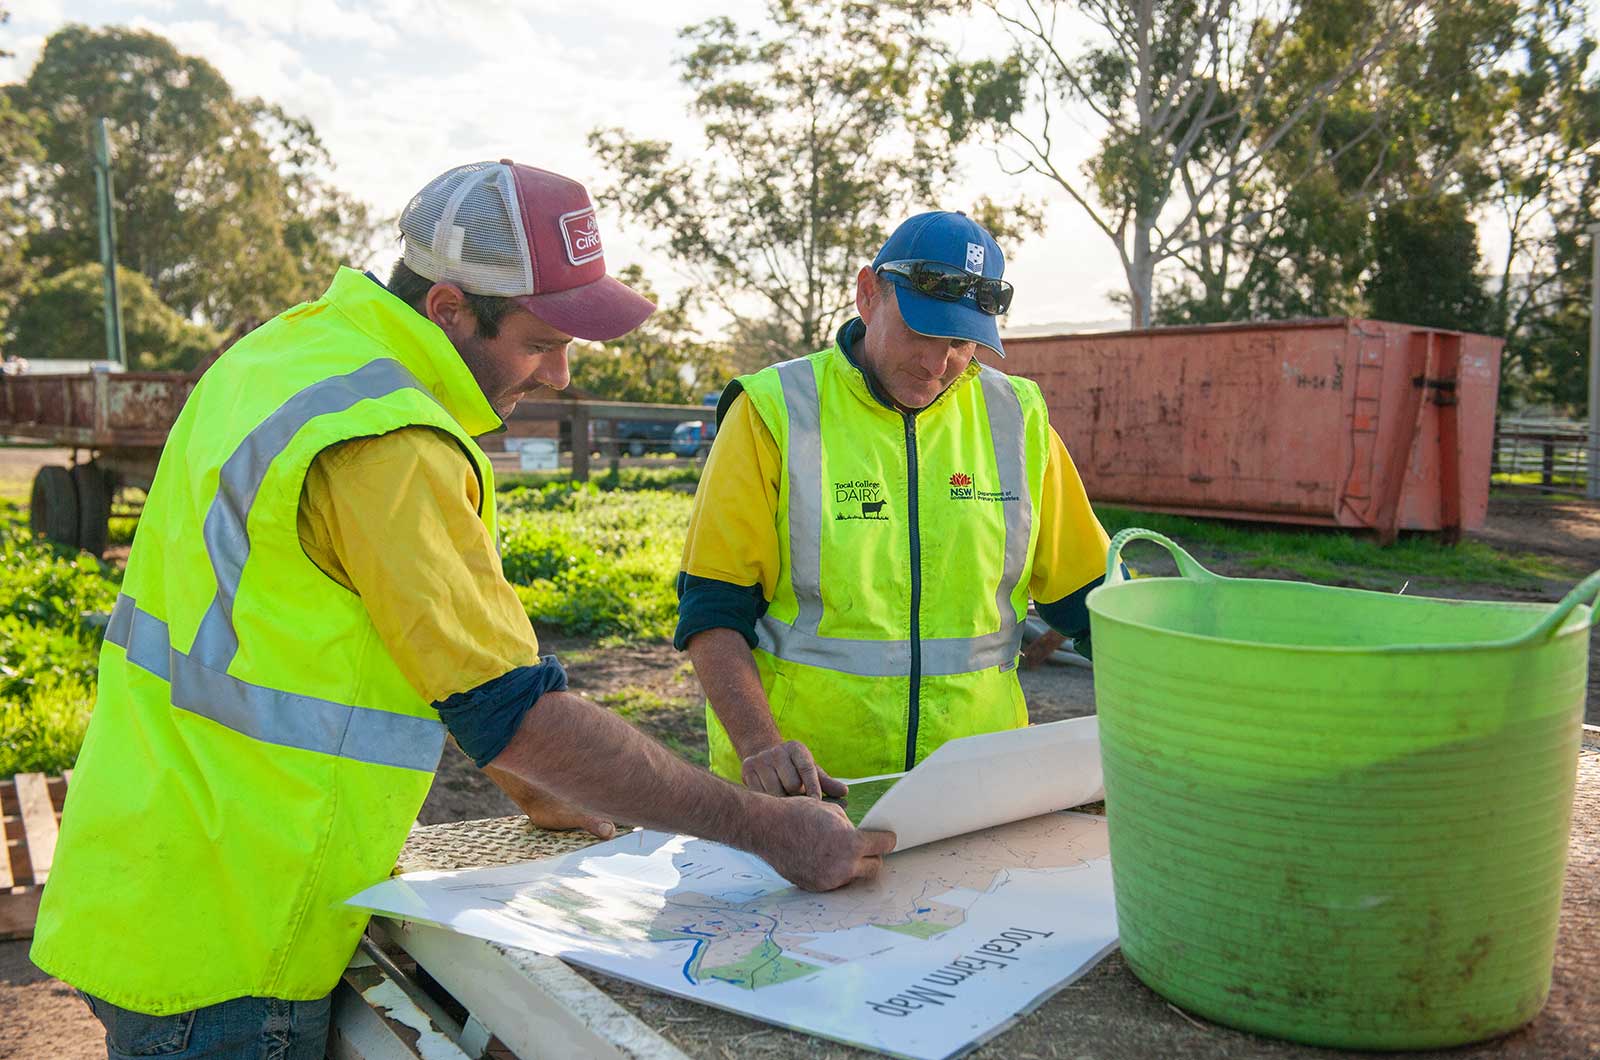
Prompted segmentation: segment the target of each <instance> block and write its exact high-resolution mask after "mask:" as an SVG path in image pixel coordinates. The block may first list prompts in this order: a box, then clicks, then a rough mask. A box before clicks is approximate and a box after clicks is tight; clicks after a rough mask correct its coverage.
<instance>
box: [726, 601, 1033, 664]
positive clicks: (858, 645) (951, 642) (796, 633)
mask: <svg viewBox="0 0 1600 1060" xmlns="http://www.w3.org/2000/svg"><path fill="white" fill-rule="evenodd" d="M756 643H757V645H758V646H759V647H760V648H762V649H763V650H765V651H767V652H770V653H771V654H773V655H776V656H777V657H778V658H780V659H784V660H787V661H790V662H798V663H804V664H805V665H807V666H818V667H821V668H823V669H825V670H834V671H837V672H839V673H846V674H855V675H857V676H860V677H906V676H908V675H909V674H910V673H911V642H910V641H908V640H850V639H847V638H845V637H819V636H818V635H817V634H815V633H808V632H805V631H803V630H799V629H796V628H795V627H794V626H791V625H789V624H788V623H786V622H780V621H778V620H777V619H775V618H773V617H772V616H770V615H763V616H762V617H761V618H760V619H758V620H757V622H756ZM921 643H922V675H923V676H924V677H948V676H950V675H953V674H966V673H973V672H974V671H977V670H987V669H989V668H990V667H993V666H1001V665H1004V664H1005V663H1008V662H1011V661H1012V660H1014V659H1015V658H1016V657H1017V652H1018V651H1020V650H1021V648H1022V628H1021V627H1020V626H1018V625H1017V624H1016V623H1014V622H1013V623H1012V628H1011V629H1002V630H998V631H996V632H994V633H986V634H984V635H983V636H981V637H948V638H930V639H924V640H923V641H922V642H921Z"/></svg>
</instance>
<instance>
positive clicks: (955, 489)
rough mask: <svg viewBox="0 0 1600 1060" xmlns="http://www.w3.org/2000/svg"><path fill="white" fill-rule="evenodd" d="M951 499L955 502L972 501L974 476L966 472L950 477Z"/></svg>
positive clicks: (958, 472) (959, 472)
mask: <svg viewBox="0 0 1600 1060" xmlns="http://www.w3.org/2000/svg"><path fill="white" fill-rule="evenodd" d="M950 499H951V500H953V501H970V500H971V499H972V476H971V475H969V474H967V473H966V472H964V471H957V472H956V473H955V474H954V475H951V476H950Z"/></svg>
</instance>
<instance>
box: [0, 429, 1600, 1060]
mask: <svg viewBox="0 0 1600 1060" xmlns="http://www.w3.org/2000/svg"><path fill="white" fill-rule="evenodd" d="M16 452H17V451H12V450H6V449H0V494H6V495H10V496H19V495H20V496H21V497H22V498H26V496H27V492H26V483H27V481H28V480H29V479H30V478H31V474H30V473H29V472H28V471H27V467H28V465H29V464H30V463H31V464H32V465H33V466H37V463H38V462H39V457H40V456H48V457H53V458H54V459H53V461H52V462H60V461H61V458H62V457H63V456H65V454H64V453H52V452H50V451H40V450H30V451H24V454H23V455H22V456H20V457H18V456H15V455H13V454H15V453H16ZM1474 536H1476V537H1477V538H1478V539H1480V540H1483V541H1485V542H1486V543H1489V544H1493V545H1494V546H1496V547H1497V548H1502V549H1508V550H1522V551H1533V552H1539V553H1541V554H1544V555H1547V556H1549V557H1551V558H1552V559H1554V560H1557V561H1559V562H1561V563H1562V564H1564V565H1565V566H1566V568H1567V569H1569V570H1571V571H1572V572H1573V573H1572V577H1570V578H1566V579H1555V580H1552V581H1551V582H1549V583H1548V584H1547V585H1546V586H1545V587H1544V588H1543V589H1541V590H1539V591H1535V592H1528V591H1524V590H1496V589H1495V588H1494V587H1493V586H1484V585H1451V584H1447V583H1441V584H1428V585H1417V586H1414V587H1413V588H1412V589H1411V590H1410V591H1413V592H1426V593H1428V594H1430V595H1440V596H1461V597H1471V598H1477V599H1516V600H1527V599H1547V600H1555V599H1559V597H1560V596H1561V594H1562V593H1563V592H1565V590H1566V589H1568V588H1570V587H1571V585H1572V584H1573V583H1574V582H1576V581H1577V580H1578V579H1579V578H1580V577H1582V575H1583V574H1586V573H1588V572H1589V571H1593V570H1596V569H1600V506H1592V505H1588V504H1585V503H1583V502H1576V501H1573V502H1550V501H1543V500H1527V501H1522V500H1517V501H1501V500H1498V499H1497V500H1496V501H1495V503H1494V504H1493V505H1492V506H1491V510H1490V516H1489V520H1488V525H1487V526H1486V527H1485V528H1484V530H1483V531H1482V532H1481V533H1480V534H1477V535H1474ZM1204 558H1205V559H1206V562H1207V563H1208V564H1210V565H1213V566H1214V567H1215V569H1217V570H1219V571H1220V572H1222V573H1235V571H1232V570H1230V569H1229V564H1228V563H1227V561H1226V559H1225V558H1222V557H1204ZM1238 573H1252V574H1255V575H1257V576H1260V574H1261V572H1260V571H1250V572H1244V571H1239V572H1238ZM1596 645H1597V646H1593V647H1591V655H1590V675H1591V680H1590V693H1589V703H1588V710H1587V719H1588V721H1589V722H1590V723H1591V724H1597V723H1600V680H1597V678H1600V674H1597V666H1600V638H1597V639H1596ZM545 646H546V649H547V650H552V651H555V652H556V653H557V654H558V655H560V656H561V657H562V659H563V661H564V662H565V663H566V665H567V667H568V670H569V675H570V679H571V685H572V689H573V690H574V691H576V692H579V693H581V694H583V695H585V696H588V697H590V698H592V699H594V700H596V701H597V702H601V703H603V704H605V705H607V706H609V707H611V708H612V709H615V710H617V711H618V712H619V713H621V714H623V715H624V716H626V717H628V719H629V720H630V721H632V722H633V723H634V724H636V725H638V726H639V727H641V728H642V729H644V730H646V731H647V732H650V733H651V734H652V735H654V736H656V737H657V738H659V739H662V740H664V741H665V742H667V743H668V744H669V745H672V746H674V747H675V748H677V749H678V750H679V751H680V752H681V753H685V754H686V755H687V756H688V757H695V755H696V754H700V755H703V750H704V740H705V724H704V719H703V717H702V716H701V711H700V707H699V704H700V699H699V694H698V691H699V690H698V686H697V684H696V683H695V680H694V677H693V674H692V672H691V671H690V669H689V668H688V667H687V666H686V660H685V658H684V657H683V656H681V655H678V654H677V653H676V652H674V651H673V650H672V648H671V647H670V646H669V645H663V644H650V645H635V646H629V647H622V648H600V647H598V646H597V645H595V644H593V643H592V642H585V641H579V640H571V639H555V638H547V639H546V641H545ZM1021 680H1022V684H1023V689H1024V691H1025V693H1026V694H1027V697H1028V702H1029V714H1030V717H1031V718H1032V719H1033V720H1034V721H1035V722H1044V721H1055V720H1059V719H1061V718H1068V717H1076V716H1080V715H1083V714H1088V713H1091V712H1092V711H1093V709H1094V682H1093V675H1092V672H1091V671H1090V670H1087V669H1082V668H1078V667H1074V666H1069V665H1062V664H1057V663H1048V664H1046V665H1044V666H1042V667H1040V668H1037V669H1034V670H1025V671H1023V672H1022V674H1021ZM702 760H703V758H702ZM515 812H516V810H515V807H514V806H513V805H512V803H511V802H510V800H508V799H507V798H506V797H505V796H504V795H502V794H501V793H500V792H499V791H498V789H496V788H495V787H494V786H493V785H492V784H491V783H489V781H488V780H487V779H486V778H485V777H484V776H483V775H482V774H481V773H479V772H478V771H477V770H476V769H474V768H473V767H472V764H471V762H469V761H468V760H467V759H466V758H465V757H464V756H462V755H461V753H460V752H459V751H456V750H455V749H454V748H453V747H450V748H447V750H446V752H445V757H444V759H443V761H441V763H440V768H439V772H438V774H437V776H436V778H435V781H434V785H433V789H432V791H431V792H430V793H429V796H428V799H427V801H426V803H425V804H424V805H423V809H422V812H421V814H420V815H419V818H418V819H419V820H420V821H421V822H423V823H425V824H436V823H441V822H446V821H457V820H471V819H476V818H482V817H497V816H504V815H507V814H512V813H515ZM1587 903H1588V906H1589V907H1591V908H1593V907H1597V906H1600V898H1597V897H1596V896H1595V895H1593V894H1590V895H1589V896H1588V898H1587ZM1592 915H1593V914H1591V916H1592ZM1126 976H1127V972H1126V967H1125V965H1123V964H1122V962H1121V960H1120V957H1118V956H1115V955H1114V956H1113V957H1112V958H1110V959H1108V960H1107V961H1106V962H1104V963H1103V964H1102V965H1101V966H1099V967H1098V968H1097V969H1095V970H1094V971H1093V972H1091V973H1090V974H1089V975H1088V976H1086V977H1085V978H1084V979H1083V980H1081V981H1080V982H1079V983H1078V984H1075V985H1074V986H1072V987H1070V988H1068V989H1069V990H1070V991H1073V992H1078V993H1081V994H1083V995H1084V996H1085V998H1086V1000H1088V999H1092V1001H1093V1003H1094V1004H1095V1005H1106V1006H1111V1007H1112V1008H1116V1009H1128V1006H1132V1009H1129V1010H1128V1011H1129V1012H1134V1011H1135V1010H1139V1011H1143V1009H1148V1010H1149V1014H1150V1015H1151V1018H1157V1017H1164V1014H1165V1012H1166V1009H1167V1008H1169V1007H1170V1006H1165V1005H1164V1004H1163V1003H1162V1002H1161V1001H1160V999H1159V998H1156V997H1155V996H1154V995H1152V994H1148V991H1146V992H1144V993H1143V994H1140V995H1138V996H1131V997H1122V995H1123V994H1126V993H1127V990H1126V988H1125V984H1124V983H1123V980H1124V979H1126ZM1571 987H1572V988H1581V985H1580V984H1571ZM618 988H619V989H631V990H633V991H634V992H639V991H638V988H623V987H621V985H620V984H619V985H618ZM1583 989H1588V990H1589V998H1590V1000H1589V1001H1588V1002H1587V1007H1588V1011H1590V1012H1591V1013H1595V1015H1593V1016H1592V1017H1591V1018H1590V1019H1589V1020H1587V1021H1585V1022H1586V1023H1587V1024H1588V1025H1589V1028H1590V1029H1592V1028H1593V1027H1595V1026H1597V1025H1600V996H1596V995H1595V994H1594V992H1593V984H1591V985H1590V987H1588V988H1583ZM652 997H653V996H652ZM625 1003H628V1004H629V1007H636V1008H640V1009H643V1008H647V1007H650V1006H652V1005H654V1006H657V1007H659V1006H661V1005H666V1006H669V1007H670V1006H673V1005H677V1006H684V1007H686V1008H688V1009H694V1008H695V1006H692V1005H689V1004H688V1003H686V1002H679V1001H673V1000H671V999H668V998H655V999H654V1000H652V999H651V998H649V997H643V996H641V997H639V998H631V997H629V998H625ZM1141 1006H1142V1008H1141ZM1174 1011H1175V1010H1174ZM1079 1022H1080V1025H1077V1026H1063V1027H1062V1028H1061V1030H1062V1031H1063V1037H1061V1038H1059V1039H1055V1040H1051V1041H1047V1042H1040V1043H1038V1045H1037V1048H1038V1050H1039V1051H1038V1052H1037V1053H1035V1054H1034V1055H1041V1056H1057V1055H1060V1056H1069V1055H1070V1056H1079V1055H1081V1056H1091V1055H1092V1056H1106V1057H1112V1058H1118V1060H1123V1058H1126V1060H1135V1058H1143V1057H1155V1056H1160V1055H1206V1056H1213V1055H1237V1056H1245V1055H1248V1056H1260V1057H1268V1056H1278V1055H1288V1054H1287V1053H1283V1054H1280V1053H1279V1052H1277V1051H1275V1047H1271V1046H1270V1044H1263V1040H1261V1039H1252V1038H1249V1037H1248V1036H1245V1035H1238V1034H1235V1033H1234V1032H1229V1031H1223V1030H1221V1029H1220V1028H1215V1027H1210V1026H1209V1025H1207V1026H1202V1025H1200V1024H1195V1027H1196V1028H1197V1030H1196V1032H1195V1035H1194V1041H1195V1043H1208V1047H1207V1049H1206V1050H1205V1051H1204V1052H1203V1053H1202V1051H1200V1050H1198V1049H1196V1050H1194V1051H1193V1052H1192V1054H1191V1050H1190V1048H1189V1047H1185V1048H1184V1049H1183V1050H1181V1052H1179V1053H1175V1054H1168V1053H1164V1052H1159V1051H1158V1052H1151V1051H1149V1050H1150V1049H1151V1048H1158V1046H1157V1045H1156V1041H1157V1040H1155V1039H1152V1040H1144V1041H1132V1040H1130V1041H1126V1042H1120V1043H1111V1042H1102V1043H1101V1044H1102V1045H1105V1046H1112V1048H1109V1049H1099V1048H1096V1049H1091V1048H1089V1046H1088V1045H1087V1039H1088V1037H1089V1036H1090V1035H1091V1034H1092V1033H1094V1032H1095V1030H1096V1025H1095V1024H1094V1022H1093V1021H1091V1022H1090V1023H1082V1022H1081V1021H1079ZM1566 1031H1567V1032H1570V1033H1563V1034H1560V1035H1558V1036H1557V1041H1559V1042H1561V1043H1562V1044H1560V1045H1556V1046H1555V1048H1556V1049H1557V1050H1558V1051H1556V1052H1549V1051H1545V1050H1544V1049H1543V1046H1544V1044H1545V1042H1544V1041H1542V1040H1540V1039H1537V1038H1536V1039H1534V1040H1524V1041H1522V1042H1520V1043H1519V1044H1520V1045H1521V1046H1523V1047H1529V1051H1518V1050H1512V1051H1511V1052H1509V1053H1506V1054H1503V1055H1507V1056H1517V1057H1523V1056H1527V1057H1533V1056H1551V1057H1557V1056H1560V1057H1565V1056H1580V1055H1596V1056H1600V1032H1596V1033H1595V1034H1594V1040H1593V1041H1592V1042H1591V1043H1590V1044H1589V1045H1584V1044H1582V1043H1583V1042H1585V1041H1589V1039H1587V1038H1585V1037H1584V1036H1585V1035H1586V1034H1588V1033H1589V1031H1588V1030H1585V1029H1584V1028H1583V1027H1568V1028H1566ZM1216 1035H1221V1036H1222V1037H1221V1038H1220V1039H1219V1038H1217V1037H1216ZM786 1037H787V1033H786V1032H780V1031H773V1030H770V1029H766V1028H760V1027H757V1026H755V1025H751V1026H750V1027H749V1028H748V1029H746V1031H745V1032H744V1038H743V1039H741V1041H743V1046H741V1045H740V1044H739V1043H738V1042H730V1043H726V1044H727V1046H728V1047H729V1048H733V1049H734V1050H735V1053H738V1052H739V1051H741V1049H744V1050H745V1051H747V1052H748V1053H749V1054H750V1055H771V1051H770V1049H763V1048H762V1045H763V1043H765V1042H767V1040H768V1039H772V1040H773V1043H774V1044H775V1043H776V1041H777V1040H778V1039H782V1038H786ZM1030 1037H1031V1036H1030ZM1160 1040H1168V1039H1160ZM1008 1041H1009V1042H1015V1041H1016V1039H1011V1038H1007V1039H1001V1042H999V1043H997V1044H996V1046H995V1047H991V1048H989V1049H986V1050H985V1051H984V1055H985V1056H991V1055H992V1056H1001V1055H1015V1054H1011V1053H1010V1052H1009V1050H1008V1049H1007V1047H1006V1043H1007V1042H1008ZM1074 1041H1078V1042H1082V1043H1084V1044H1083V1045H1082V1047H1081V1048H1080V1046H1078V1045H1073V1044H1071V1043H1072V1042H1074ZM1224 1042H1227V1043H1233V1044H1232V1045H1231V1046H1224V1047H1223V1052H1221V1053H1214V1052H1212V1051H1211V1048H1212V1047H1215V1046H1218V1045H1222V1044H1223V1043H1224ZM684 1044H689V1043H687V1042H685V1043H684ZM1028 1044H1029V1045H1030V1046H1034V1045H1035V1043H1033V1042H1032V1041H1030V1042H1029V1043H1028ZM1234 1046H1236V1047H1237V1048H1236V1049H1235V1048H1234ZM1247 1046H1248V1048H1247ZM746 1047H747V1048H746ZM1573 1047H1576V1048H1579V1049H1581V1050H1583V1051H1579V1052H1572V1051H1567V1050H1568V1049H1570V1048H1573ZM1058 1048H1059V1049H1065V1050H1066V1051H1065V1052H1058V1051H1057V1050H1058ZM1230 1049H1233V1051H1232V1052H1230V1051H1229V1050H1230ZM1591 1050H1592V1051H1591ZM723 1051H724V1052H725V1053H726V1052H727V1049H726V1048H725V1049H724V1050H723ZM1029 1051H1030V1052H1031V1051H1032V1050H1029ZM735 1053H730V1054H728V1055H735ZM104 1055H105V1052H104V1046H103V1044H102V1042H101V1036H100V1034H99V1024H98V1023H96V1022H95V1020H94V1019H93V1017H92V1016H90V1014H89V1012H88V1009H87V1007H85V1006H84V1005H83V1004H82V1002H80V1001H79V1000H78V999H77V998H76V997H75V996H74V995H73V993H72V991H71V990H70V989H69V988H67V987H66V986H65V985H63V984H62V983H60V982H58V981H56V980H53V979H51V978H50V977H48V976H46V975H44V974H43V973H41V972H40V971H38V969H36V968H34V967H33V965H32V964H31V963H30V962H29V961H28V959H27V943H25V942H7V943H0V1060H12V1058H16V1060H23V1058H27V1060H34V1058H45V1057H49V1058H61V1060H76V1058H80V1057H81V1058H92V1057H103V1056H104ZM819 1055H820V1054H819ZM1296 1055H1298V1054H1296ZM1328 1055H1334V1054H1328Z"/></svg>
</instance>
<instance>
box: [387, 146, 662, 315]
mask: <svg viewBox="0 0 1600 1060" xmlns="http://www.w3.org/2000/svg"><path fill="white" fill-rule="evenodd" d="M400 232H401V235H402V237H403V238H404V240H405V252H404V254H403V260H404V261H405V263H406V265H407V266H409V267H410V269H411V271H413V272H415V273H416V274H417V275H419V276H422V277H424V278H426V279H429V280H433V281H435V282H440V283H454V284H456V285H458V286H459V287H460V288H461V289H462V290H463V291H468V292H470V293H472V294H481V295H494V296H496V297H500V298H514V299H515V300H516V301H517V302H518V303H519V304H520V305H522V306H523V307H524V308H526V309H527V310H528V311H529V312H531V313H532V314H533V315H534V316H536V317H538V318H539V319H540V320H543V321H544V322H545V323H547V324H549V325H550V326H551V327H555V328H559V329H561V330H562V331H565V332H566V333H567V334H569V335H573V336H575V337H577V338H580V339H595V340H600V341H604V340H607V339H614V338H617V337H618V336H620V335H625V334H627V333H628V332H630V331H632V330H633V329H634V328H636V327H638V326H639V325H640V324H642V323H644V321H645V318H647V317H648V316H649V315H650V314H651V313H653V312H655V308H656V307H655V304H654V303H652V302H651V301H650V300H649V299H647V298H644V297H643V296H641V295H639V294H638V293H637V292H635V291H634V290H633V289H632V288H630V287H628V286H627V285H626V284H624V283H622V282H621V281H619V280H617V279H615V278H614V277H611V276H607V275H606V262H605V258H604V256H603V253H602V247H601V242H600V228H599V224H598V222H597V221H596V219H595V212H594V204H593V203H592V202H590V201H589V193H588V192H587V191H585V190H584V187H583V185H582V184H579V183H578V182H577V181H575V180H571V179H569V178H567V177H563V176H561V175H560V174H558V173H551V172H550V171H549V170H544V169H536V168H534V167H533V166H525V165H521V164H520V163H517V162H512V161H511V160H510V159H501V160H500V161H499V162H474V163H472V164H470V165H465V166H457V167H456V168H454V169H452V170H450V171H449V172H447V173H443V174H441V175H440V176H438V177H435V178H434V179H433V180H432V181H430V182H429V183H428V186H427V187H425V188H423V189H422V190H421V191H419V192H417V194H416V195H415V196H413V197H412V199H411V201H410V202H409V203H407V204H406V208H405V209H404V210H403V211H402V212H401V214H400Z"/></svg>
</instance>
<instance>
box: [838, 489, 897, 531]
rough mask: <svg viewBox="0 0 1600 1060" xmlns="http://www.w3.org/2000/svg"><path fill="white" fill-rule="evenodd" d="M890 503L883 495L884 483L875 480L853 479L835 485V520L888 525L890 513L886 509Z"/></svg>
mask: <svg viewBox="0 0 1600 1060" xmlns="http://www.w3.org/2000/svg"><path fill="white" fill-rule="evenodd" d="M888 503H889V501H888V498H887V497H885V496H884V493H883V483H881V482H878V481H876V480H874V479H866V478H853V479H846V480H845V481H843V482H835V483H834V484H833V517H834V519H835V520H840V521H842V520H846V519H865V520H867V521H868V522H874V523H886V522H888V521H889V513H888V512H886V511H884V508H885V507H886V506H887V505H888Z"/></svg>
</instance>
